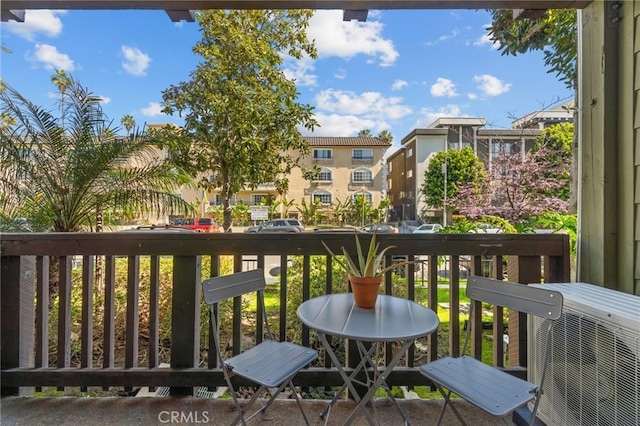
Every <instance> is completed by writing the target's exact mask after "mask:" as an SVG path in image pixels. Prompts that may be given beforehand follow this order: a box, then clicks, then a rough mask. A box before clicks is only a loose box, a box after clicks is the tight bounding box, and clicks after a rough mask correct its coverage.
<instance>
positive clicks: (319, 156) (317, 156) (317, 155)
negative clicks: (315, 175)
mask: <svg viewBox="0 0 640 426" xmlns="http://www.w3.org/2000/svg"><path fill="white" fill-rule="evenodd" d="M332 158H333V150H331V149H314V150H313V159H314V160H330V159H332Z"/></svg>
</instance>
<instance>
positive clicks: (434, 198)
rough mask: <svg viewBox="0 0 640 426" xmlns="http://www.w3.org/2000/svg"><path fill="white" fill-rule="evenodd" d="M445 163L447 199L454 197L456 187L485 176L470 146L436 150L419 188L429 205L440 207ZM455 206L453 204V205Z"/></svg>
mask: <svg viewBox="0 0 640 426" xmlns="http://www.w3.org/2000/svg"><path fill="white" fill-rule="evenodd" d="M445 161H446V165H447V199H450V198H454V197H455V195H456V194H457V192H458V188H459V187H460V186H462V185H464V184H467V183H471V184H473V183H479V182H480V181H482V180H483V179H484V178H485V176H486V172H485V168H484V165H483V164H482V162H481V161H480V160H479V159H478V157H477V156H476V155H475V154H474V152H473V149H471V147H466V148H463V149H452V150H449V151H446V152H445V151H440V152H438V153H437V154H436V155H435V156H434V157H433V158H432V159H431V161H430V162H429V167H428V169H427V171H426V172H425V181H424V184H423V185H422V188H421V189H420V192H421V193H422V195H423V196H424V200H425V201H426V203H427V204H428V205H429V206H432V207H436V208H439V207H442V205H443V200H444V174H443V173H442V167H443V164H445ZM454 207H455V206H454Z"/></svg>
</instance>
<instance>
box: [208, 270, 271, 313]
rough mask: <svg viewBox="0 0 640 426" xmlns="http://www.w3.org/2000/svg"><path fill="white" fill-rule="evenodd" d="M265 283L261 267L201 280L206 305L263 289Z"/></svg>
mask: <svg viewBox="0 0 640 426" xmlns="http://www.w3.org/2000/svg"><path fill="white" fill-rule="evenodd" d="M265 285H266V282H265V279H264V271H263V270H262V269H253V270H251V271H246V272H236V273H235V274H231V275H223V276H220V277H213V278H208V279H206V280H204V281H203V282H202V291H203V293H204V300H205V301H206V302H207V304H208V305H212V304H214V303H218V302H220V301H222V300H226V299H230V298H233V297H237V296H242V295H243V294H246V293H251V292H254V291H260V290H264V288H265Z"/></svg>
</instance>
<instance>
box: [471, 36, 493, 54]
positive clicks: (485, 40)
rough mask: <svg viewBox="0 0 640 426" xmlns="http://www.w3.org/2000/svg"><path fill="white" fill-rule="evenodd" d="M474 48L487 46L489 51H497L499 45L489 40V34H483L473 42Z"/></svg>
mask: <svg viewBox="0 0 640 426" xmlns="http://www.w3.org/2000/svg"><path fill="white" fill-rule="evenodd" d="M473 45H474V46H478V47H483V46H486V45H489V47H490V48H491V50H498V47H499V44H498V43H497V42H494V41H491V39H490V38H489V34H484V35H482V36H481V37H480V38H477V39H476V40H474V42H473Z"/></svg>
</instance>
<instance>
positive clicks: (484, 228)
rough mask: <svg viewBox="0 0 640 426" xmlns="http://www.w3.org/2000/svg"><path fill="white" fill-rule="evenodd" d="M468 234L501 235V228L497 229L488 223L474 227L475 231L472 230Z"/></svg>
mask: <svg viewBox="0 0 640 426" xmlns="http://www.w3.org/2000/svg"><path fill="white" fill-rule="evenodd" d="M469 232H473V233H475V234H502V233H503V230H502V228H498V227H496V226H493V225H489V224H488V223H481V224H480V225H478V226H477V227H476V229H472V230H471V231H469Z"/></svg>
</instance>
